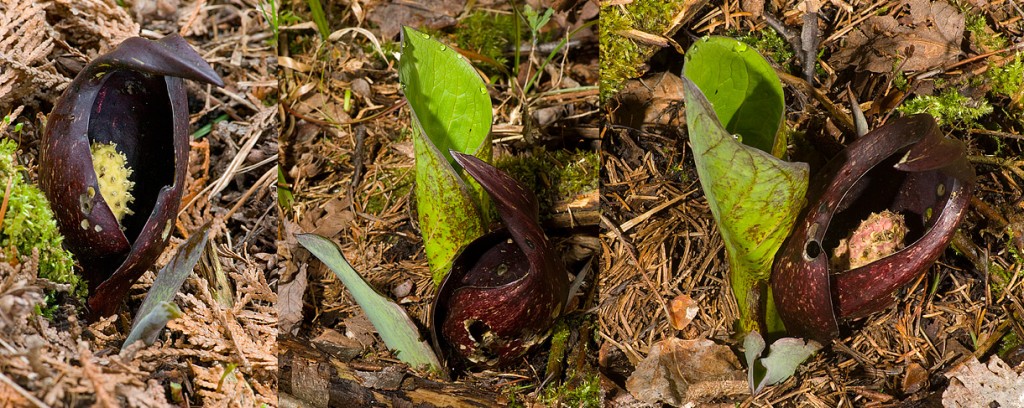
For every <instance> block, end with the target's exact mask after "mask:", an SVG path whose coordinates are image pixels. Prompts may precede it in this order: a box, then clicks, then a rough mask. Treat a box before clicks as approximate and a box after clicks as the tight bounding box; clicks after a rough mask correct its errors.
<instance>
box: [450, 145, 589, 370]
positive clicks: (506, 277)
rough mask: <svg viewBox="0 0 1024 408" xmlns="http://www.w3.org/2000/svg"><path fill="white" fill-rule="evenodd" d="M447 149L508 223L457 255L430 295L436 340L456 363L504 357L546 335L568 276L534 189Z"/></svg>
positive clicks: (496, 362)
mask: <svg viewBox="0 0 1024 408" xmlns="http://www.w3.org/2000/svg"><path fill="white" fill-rule="evenodd" d="M451 153H452V157H454V158H455V161H456V162H458V164H459V165H461V166H462V167H463V168H464V169H465V170H466V172H467V173H468V174H469V175H470V176H472V177H473V178H474V179H476V181H477V182H478V183H480V185H481V186H483V188H484V190H486V191H487V193H488V194H490V196H491V199H492V200H493V202H494V205H495V208H496V209H497V211H498V215H499V216H500V217H501V220H502V222H503V223H504V225H505V227H504V228H502V229H500V230H497V231H494V232H491V233H489V234H486V235H484V236H482V237H480V238H478V239H476V240H475V241H473V242H471V243H470V244H469V245H468V246H466V248H464V249H463V250H462V252H461V253H460V254H459V255H458V256H457V257H456V258H455V261H454V262H453V264H452V269H451V271H450V272H449V273H448V275H447V276H446V277H445V278H444V280H443V281H442V283H441V286H440V288H439V289H438V294H437V297H436V298H435V299H434V307H433V311H432V312H431V330H432V334H433V337H434V344H435V345H437V348H438V351H439V354H440V355H442V356H452V355H454V356H457V357H459V358H460V360H453V362H454V364H453V365H464V363H465V362H466V361H468V363H469V364H468V365H473V366H485V367H494V366H500V365H505V364H508V363H510V362H512V361H515V360H516V359H517V358H519V357H521V356H522V355H524V354H525V353H526V351H527V350H528V349H529V348H530V347H531V346H533V345H535V344H537V343H541V342H542V341H544V339H545V338H546V337H547V335H548V333H549V331H550V329H551V325H552V324H553V323H554V320H555V318H557V317H558V316H559V315H560V314H561V313H562V311H563V308H564V307H565V302H566V297H567V296H568V292H569V279H568V277H567V275H566V270H565V266H564V265H562V262H561V260H560V258H559V257H558V255H557V254H556V253H555V252H554V251H553V249H552V247H551V244H550V243H549V242H548V239H547V237H545V235H544V231H543V230H542V229H541V227H540V225H539V224H538V223H537V217H538V212H539V210H538V204H537V199H536V197H535V196H534V194H533V193H532V192H530V191H529V190H527V189H526V188H525V187H523V185H521V184H519V182H517V181H516V180H514V179H512V178H511V177H509V176H508V175H507V174H505V173H503V172H501V171H500V170H498V169H496V168H494V167H493V166H491V165H489V164H487V163H485V162H484V161H482V160H480V159H478V158H476V157H473V156H471V155H466V154H461V153H458V152H454V151H452V152H451ZM442 358H444V357H442Z"/></svg>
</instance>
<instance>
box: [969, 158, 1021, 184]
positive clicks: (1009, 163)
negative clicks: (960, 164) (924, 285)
mask: <svg viewBox="0 0 1024 408" xmlns="http://www.w3.org/2000/svg"><path fill="white" fill-rule="evenodd" d="M967 160H968V161H970V162H971V163H978V164H987V165H990V166H999V167H1005V168H1007V169H1009V170H1010V171H1011V172H1013V174H1016V175H1017V177H1020V178H1022V179H1024V169H1021V166H1022V165H1024V161H1014V160H1010V159H1004V158H1001V157H992V156H967Z"/></svg>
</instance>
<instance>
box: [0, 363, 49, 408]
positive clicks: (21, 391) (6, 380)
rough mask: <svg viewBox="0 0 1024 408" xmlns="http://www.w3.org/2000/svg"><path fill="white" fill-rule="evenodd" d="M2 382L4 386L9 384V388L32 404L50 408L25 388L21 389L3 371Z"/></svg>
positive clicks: (0, 376)
mask: <svg viewBox="0 0 1024 408" xmlns="http://www.w3.org/2000/svg"><path fill="white" fill-rule="evenodd" d="M0 381H2V382H3V383H4V384H7V386H8V387H11V389H13V390H14V392H16V393H18V395H21V396H22V398H25V399H26V400H28V402H31V403H32V404H33V405H35V406H37V407H39V408H49V405H46V403H45V402H43V401H41V400H40V399H39V398H36V396H35V395H32V394H31V393H29V392H28V391H26V390H25V389H24V388H21V386H20V385H18V383H16V382H14V380H12V379H10V378H8V377H7V376H6V375H4V373H3V372H2V371H0Z"/></svg>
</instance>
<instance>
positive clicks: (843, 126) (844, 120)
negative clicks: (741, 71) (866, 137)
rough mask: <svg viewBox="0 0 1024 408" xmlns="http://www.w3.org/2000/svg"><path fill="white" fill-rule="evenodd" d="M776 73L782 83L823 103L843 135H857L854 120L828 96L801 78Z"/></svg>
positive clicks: (776, 71)
mask: <svg viewBox="0 0 1024 408" xmlns="http://www.w3.org/2000/svg"><path fill="white" fill-rule="evenodd" d="M775 73H777V74H779V79H781V80H782V82H785V83H787V84H789V85H790V86H792V87H794V88H797V89H798V90H800V91H801V92H803V93H805V94H809V95H811V96H812V97H814V99H815V100H817V101H818V102H821V104H822V105H824V106H825V110H826V111H828V114H829V115H830V116H831V117H832V119H834V120H835V122H836V125H838V126H839V129H840V130H842V131H843V133H846V134H847V135H856V134H857V130H856V127H855V126H854V124H853V118H851V117H850V115H848V114H846V112H843V111H842V109H839V107H838V106H836V104H834V103H832V101H831V100H829V99H828V96H825V94H824V93H822V92H821V91H819V90H818V88H815V87H814V86H812V85H811V84H809V83H807V81H804V80H803V79H801V78H797V77H795V76H793V75H790V74H787V73H785V72H782V71H780V70H775Z"/></svg>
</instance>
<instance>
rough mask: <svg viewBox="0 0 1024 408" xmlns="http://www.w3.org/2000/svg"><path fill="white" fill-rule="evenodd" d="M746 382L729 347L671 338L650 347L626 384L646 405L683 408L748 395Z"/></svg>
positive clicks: (706, 341)
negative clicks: (665, 405)
mask: <svg viewBox="0 0 1024 408" xmlns="http://www.w3.org/2000/svg"><path fill="white" fill-rule="evenodd" d="M746 378H747V376H746V374H745V373H744V372H743V367H742V366H740V362H739V360H737V359H736V355H735V354H733V352H732V350H731V349H729V347H726V346H722V345H718V344H715V343H714V342H713V341H711V340H707V339H697V340H681V339H678V338H669V339H665V340H662V341H659V342H657V343H655V344H654V346H652V347H651V353H650V354H649V355H648V356H647V358H645V359H644V360H643V361H641V362H640V364H639V365H637V367H636V371H634V372H633V374H632V375H630V377H629V379H628V380H626V389H627V390H629V392H630V394H633V396H634V397H636V398H637V399H639V400H642V401H645V402H647V403H651V404H658V403H664V404H669V405H672V406H682V405H683V404H686V403H689V402H696V403H700V402H708V401H710V398H722V397H726V396H739V395H743V394H744V393H747V394H749V393H750V388H749V386H748V385H747V380H746Z"/></svg>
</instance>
